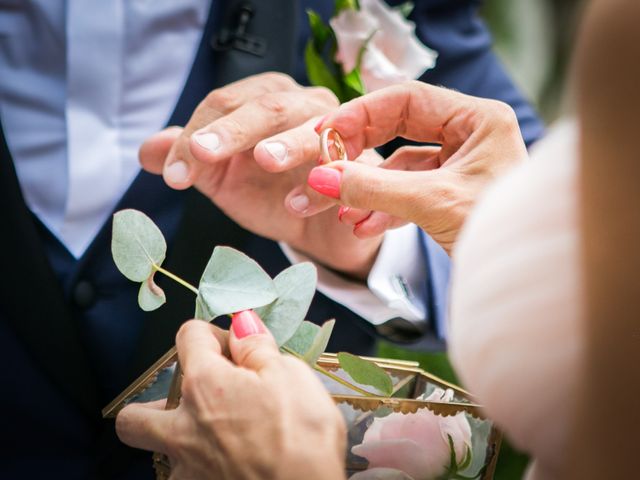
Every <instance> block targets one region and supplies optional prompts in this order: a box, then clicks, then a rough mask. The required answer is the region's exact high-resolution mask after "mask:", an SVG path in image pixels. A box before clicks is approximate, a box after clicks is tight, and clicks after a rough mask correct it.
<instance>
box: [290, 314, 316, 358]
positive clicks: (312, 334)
mask: <svg viewBox="0 0 640 480" xmlns="http://www.w3.org/2000/svg"><path fill="white" fill-rule="evenodd" d="M318 332H320V327H319V326H318V325H316V324H315V323H312V322H309V321H307V320H305V321H304V322H302V323H301V324H300V325H299V326H298V329H297V330H296V332H295V333H294V334H293V336H292V337H291V338H290V339H289V340H288V341H287V343H285V345H284V346H285V347H287V348H289V349H290V350H293V351H294V352H296V353H297V354H298V355H300V356H302V357H304V354H305V353H307V352H308V351H309V349H310V348H311V345H312V344H313V340H314V339H315V338H316V336H317V335H318Z"/></svg>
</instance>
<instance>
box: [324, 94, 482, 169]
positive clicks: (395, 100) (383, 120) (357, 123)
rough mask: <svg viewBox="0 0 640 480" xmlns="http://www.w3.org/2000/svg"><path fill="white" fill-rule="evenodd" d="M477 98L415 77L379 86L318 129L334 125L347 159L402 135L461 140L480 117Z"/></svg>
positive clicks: (434, 140) (424, 139)
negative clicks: (379, 87)
mask: <svg viewBox="0 0 640 480" xmlns="http://www.w3.org/2000/svg"><path fill="white" fill-rule="evenodd" d="M477 108H478V101H477V99H475V98H473V97H470V96H468V95H464V94H461V93H458V92H454V91H451V90H447V89H444V88H440V87H434V86H432V85H428V84H426V83H423V82H418V81H413V82H407V83H403V84H400V85H394V86H391V87H388V88H383V89H381V90H377V91H375V92H373V93H369V94H367V95H365V96H363V97H360V98H357V99H355V100H352V101H350V102H347V103H345V104H344V105H342V106H341V107H340V108H339V109H338V110H336V111H335V112H334V113H333V114H331V115H329V116H328V117H327V119H326V120H325V121H324V122H322V125H320V126H319V128H322V129H324V128H328V127H331V128H334V129H335V130H337V131H338V132H339V134H340V136H341V137H342V138H343V140H344V142H345V144H346V147H347V153H348V156H349V158H355V157H357V156H358V155H360V153H361V152H362V151H363V150H364V149H366V148H374V147H377V146H380V145H384V144H385V143H387V142H389V141H390V140H393V139H394V138H396V137H403V138H407V139H409V140H415V141H419V142H427V143H436V144H443V143H445V141H446V142H447V143H450V144H454V145H458V146H459V145H461V144H462V143H463V142H464V140H465V139H466V137H468V136H469V135H471V133H472V132H473V130H474V128H473V126H474V125H475V124H476V123H477V122H478V121H479V118H478V116H474V115H470V112H474V111H476V110H477Z"/></svg>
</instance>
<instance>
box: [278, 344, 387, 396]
mask: <svg viewBox="0 0 640 480" xmlns="http://www.w3.org/2000/svg"><path fill="white" fill-rule="evenodd" d="M280 348H281V349H282V350H283V351H285V352H287V353H288V354H289V355H293V356H294V357H296V358H299V359H300V360H302V361H303V362H305V363H307V361H306V360H305V358H304V357H303V356H302V355H300V354H299V353H298V352H296V351H294V350H291V349H290V348H289V347H285V346H282V347H280ZM312 367H313V369H314V370H315V371H316V372H320V373H321V374H323V375H325V376H327V377H329V378H330V379H331V380H334V381H336V382H338V383H339V384H341V385H344V386H345V387H347V388H349V389H351V390H353V391H355V392H358V393H360V394H362V395H364V396H365V397H377V395H376V394H375V393H371V392H368V391H367V390H365V389H364V388H360V387H358V386H357V385H354V384H353V383H350V382H348V381H347V380H345V379H344V378H340V377H339V376H338V375H336V374H335V373H332V372H330V371H329V370H325V369H324V368H322V367H321V366H320V365H318V364H314V365H312Z"/></svg>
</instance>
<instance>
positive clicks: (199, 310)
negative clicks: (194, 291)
mask: <svg viewBox="0 0 640 480" xmlns="http://www.w3.org/2000/svg"><path fill="white" fill-rule="evenodd" d="M193 318H195V319H196V320H204V321H205V322H210V321H211V320H213V316H212V315H211V314H210V313H209V310H208V309H207V306H206V305H205V304H204V301H203V300H202V298H200V296H198V297H196V311H195V314H194V316H193Z"/></svg>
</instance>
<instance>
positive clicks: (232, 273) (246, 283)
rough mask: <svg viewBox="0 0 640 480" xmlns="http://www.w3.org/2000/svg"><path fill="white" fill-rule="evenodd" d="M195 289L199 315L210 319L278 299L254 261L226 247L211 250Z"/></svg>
mask: <svg viewBox="0 0 640 480" xmlns="http://www.w3.org/2000/svg"><path fill="white" fill-rule="evenodd" d="M198 290H199V293H198V299H200V300H201V302H202V312H200V313H203V314H205V315H206V316H210V317H211V318H215V317H217V316H219V315H226V314H229V313H234V312H239V311H241V310H248V309H250V308H256V307H262V306H263V305H267V304H269V303H271V302H273V301H274V300H275V299H276V298H277V296H278V294H277V292H276V288H275V285H274V283H273V280H271V277H269V275H268V274H267V272H265V271H264V270H263V269H262V267H260V265H258V264H257V263H256V262H255V260H253V259H251V258H249V257H248V256H246V255H245V254H244V253H242V252H239V251H238V250H235V249H233V248H230V247H216V248H215V249H214V250H213V254H212V255H211V258H210V259H209V263H207V267H206V268H205V270H204V273H203V274H202V278H201V279H200V286H199V287H198ZM196 305H197V303H196Z"/></svg>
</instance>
